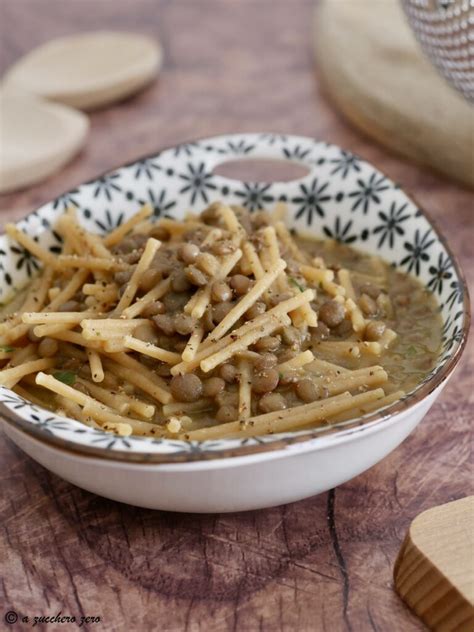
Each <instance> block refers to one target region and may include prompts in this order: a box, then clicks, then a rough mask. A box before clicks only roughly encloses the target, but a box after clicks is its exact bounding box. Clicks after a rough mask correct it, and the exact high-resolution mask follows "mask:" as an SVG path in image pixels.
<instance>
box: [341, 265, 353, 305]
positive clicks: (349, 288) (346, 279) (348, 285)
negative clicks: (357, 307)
mask: <svg viewBox="0 0 474 632" xmlns="http://www.w3.org/2000/svg"><path fill="white" fill-rule="evenodd" d="M337 278H338V280H339V283H340V284H341V285H342V287H343V288H344V289H345V291H346V297H347V298H348V299H351V300H352V301H355V300H356V294H355V291H354V286H353V285H352V281H351V275H350V272H349V270H346V269H345V268H341V269H340V270H339V271H338V273H337Z"/></svg>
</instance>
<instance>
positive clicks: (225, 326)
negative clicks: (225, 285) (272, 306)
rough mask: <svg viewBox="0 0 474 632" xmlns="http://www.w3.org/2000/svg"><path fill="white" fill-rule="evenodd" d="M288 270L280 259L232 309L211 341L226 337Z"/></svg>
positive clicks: (211, 337) (219, 325)
mask: <svg viewBox="0 0 474 632" xmlns="http://www.w3.org/2000/svg"><path fill="white" fill-rule="evenodd" d="M285 268H286V262H285V261H283V259H279V260H278V261H277V262H276V264H275V268H274V269H273V270H272V271H270V272H266V273H265V274H264V276H263V277H262V278H261V279H260V280H259V281H257V282H256V283H255V285H254V286H253V288H252V289H251V290H250V291H249V292H248V293H247V294H246V295H245V296H244V297H243V298H241V299H240V301H239V302H238V303H237V304H236V305H235V307H233V308H232V309H231V311H230V312H229V313H228V314H227V315H226V316H225V317H224V318H223V319H222V320H221V322H220V323H219V324H218V325H217V327H216V328H215V329H214V330H213V331H212V332H211V333H210V334H209V340H210V341H212V342H214V341H216V340H219V339H220V338H222V336H224V335H225V334H226V333H227V332H228V331H229V329H230V328H231V327H233V325H235V323H236V322H237V321H238V320H239V318H240V317H241V316H242V315H243V314H244V313H245V312H246V311H247V310H248V309H250V307H252V305H254V304H255V303H256V301H257V300H258V299H259V298H260V296H261V295H262V294H263V293H264V292H265V290H267V289H268V288H269V287H270V286H271V285H272V283H273V282H274V281H275V279H276V278H277V277H278V275H279V274H280V273H281V272H282V271H283V270H284V269H285Z"/></svg>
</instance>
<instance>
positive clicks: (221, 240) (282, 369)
mask: <svg viewBox="0 0 474 632" xmlns="http://www.w3.org/2000/svg"><path fill="white" fill-rule="evenodd" d="M283 214H284V209H283V207H282V206H278V207H277V208H276V209H275V210H274V211H273V212H272V213H268V212H265V211H260V212H257V213H253V214H251V213H249V212H248V211H246V210H245V209H244V208H241V207H235V206H227V205H225V204H223V203H220V202H215V203H213V204H211V205H210V206H209V207H208V208H207V209H205V210H204V211H203V212H202V213H201V214H200V215H191V214H188V215H187V216H186V218H185V219H184V220H183V221H178V220H173V219H169V218H162V219H161V220H159V221H157V222H153V221H151V215H152V209H151V208H150V207H147V206H145V207H144V208H143V209H141V210H140V211H139V212H138V213H137V214H136V215H135V216H133V217H132V218H131V219H130V220H128V221H127V222H125V223H124V224H123V225H121V226H119V227H117V228H116V229H114V230H113V231H112V232H111V233H109V234H108V235H106V236H104V237H99V236H98V235H94V234H91V233H88V232H86V231H85V230H84V229H83V228H82V227H81V226H80V225H79V223H78V221H77V218H76V216H75V212H74V210H73V209H72V210H71V209H70V210H69V211H67V212H66V213H65V214H64V216H62V217H61V218H60V220H59V221H58V223H57V226H56V227H55V230H56V231H57V232H58V233H59V234H60V235H61V236H62V238H63V243H64V247H63V252H62V253H61V254H60V255H59V256H57V257H53V256H52V255H51V254H50V253H49V252H46V251H44V250H42V248H41V247H40V246H39V245H38V244H37V243H36V242H34V241H33V240H31V239H30V238H29V237H27V236H26V235H25V234H24V233H22V232H21V231H19V230H18V229H17V228H16V227H14V226H12V225H9V226H7V228H6V230H7V233H8V234H9V236H10V237H11V238H12V239H14V240H16V241H17V242H18V243H20V244H21V246H22V247H24V248H26V249H28V250H30V251H31V253H32V254H33V255H35V256H36V257H37V258H38V259H40V260H41V261H42V263H43V272H42V274H41V275H40V276H39V277H38V278H37V279H36V280H35V281H34V282H33V284H32V286H31V287H30V288H29V291H28V292H27V293H26V294H25V295H24V296H22V297H17V299H16V300H15V302H14V303H13V304H12V306H11V308H10V309H9V311H8V313H5V314H4V320H3V323H0V345H2V347H1V350H0V362H1V363H2V369H1V370H0V383H1V384H3V385H4V386H7V387H9V388H12V389H13V390H14V391H15V392H16V393H18V394H19V395H21V396H23V397H25V399H29V400H31V401H33V402H34V403H36V404H38V405H41V406H44V407H48V408H50V409H52V410H55V411H57V412H59V413H62V414H64V415H65V416H68V417H72V418H74V419H77V420H79V421H81V422H83V423H85V424H87V425H89V426H92V427H95V428H100V429H103V430H105V431H109V432H113V433H116V434H118V435H121V436H126V435H130V434H132V433H133V434H139V435H145V436H158V437H176V438H180V439H193V440H205V439H212V438H221V437H243V436H248V435H260V434H268V433H276V432H281V431H288V430H300V429H304V428H311V427H315V426H318V425H322V424H330V423H336V422H339V421H342V420H346V419H350V418H354V417H357V416H360V415H362V414H365V413H368V412H372V411H374V410H377V409H379V408H382V407H385V406H388V405H389V404H391V403H393V402H394V401H396V400H398V399H400V398H401V397H403V396H404V395H405V394H406V393H408V392H409V391H411V390H413V389H414V388H415V387H416V386H417V384H419V382H420V381H422V379H423V378H424V377H425V376H426V374H427V373H429V371H430V370H431V369H432V368H433V367H434V365H435V363H436V359H437V357H438V354H439V349H440V345H441V329H442V322H441V317H440V315H439V310H438V306H437V304H436V301H435V299H434V297H433V296H432V295H431V293H430V292H428V291H427V290H426V289H425V288H424V287H423V286H422V285H421V284H420V283H419V282H418V281H417V280H416V279H414V278H413V277H411V276H410V275H408V274H404V273H400V272H398V271H396V270H395V269H393V268H392V267H391V266H390V265H388V264H387V263H386V262H384V261H383V260H382V259H380V258H378V257H374V256H370V255H367V254H363V253H361V252H359V251H357V250H355V249H353V248H351V247H349V246H347V245H342V244H340V243H338V242H335V241H331V240H315V239H312V238H311V239H310V238H306V237H304V236H303V235H298V236H297V235H293V234H292V233H291V232H290V231H288V229H287V228H286V227H285V224H284V222H283V221H282V219H283Z"/></svg>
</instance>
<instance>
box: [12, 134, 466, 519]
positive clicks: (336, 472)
mask: <svg viewBox="0 0 474 632" xmlns="http://www.w3.org/2000/svg"><path fill="white" fill-rule="evenodd" d="M249 158H252V159H272V160H290V161H292V162H295V163H299V164H301V165H303V166H305V167H307V168H308V169H309V172H308V174H307V175H306V176H305V177H303V178H300V179H298V180H293V181H291V182H272V183H255V182H240V181H236V180H230V179H227V178H224V177H222V176H219V175H216V174H214V173H213V171H214V169H215V168H216V166H217V165H219V164H221V163H223V162H226V161H230V160H235V159H243V160H245V159H249ZM216 199H220V200H225V201H226V202H229V203H238V204H241V205H243V206H245V207H247V208H248V209H249V210H251V211H254V210H256V209H258V208H261V207H266V206H271V205H272V204H273V203H275V202H277V201H284V202H285V203H286V204H287V206H288V209H289V212H288V219H287V221H288V224H289V226H290V227H291V228H294V229H296V230H298V229H304V230H305V231H311V232H314V234H315V235H318V236H326V237H331V238H335V239H338V240H340V241H342V242H344V243H347V244H351V245H352V246H355V247H356V248H360V249H361V250H364V251H366V252H369V253H373V254H377V255H380V256H382V257H383V258H384V259H385V260H387V261H389V262H390V263H392V264H393V265H394V266H396V267H397V268H399V269H400V270H401V271H405V272H410V273H411V274H413V275H415V276H416V277H417V278H418V279H419V280H420V281H421V282H422V283H423V284H424V285H425V286H426V287H428V288H429V289H430V290H432V291H433V292H434V293H435V295H436V298H437V300H438V302H439V305H440V310H441V315H442V318H443V322H444V327H443V348H442V350H441V353H440V356H439V359H438V362H437V365H436V367H435V369H434V370H433V371H431V373H430V374H429V375H428V376H427V377H426V379H425V380H424V381H423V382H422V383H421V384H420V385H419V386H418V387H417V388H416V389H415V390H414V391H413V392H411V393H409V394H408V395H407V396H406V397H405V398H404V399H403V400H402V401H399V402H396V403H395V404H393V405H391V406H390V407H388V408H386V409H385V410H383V411H381V412H378V413H373V414H371V415H367V416H366V417H364V418H360V419H357V420H353V421H350V422H344V423H341V424H338V425H336V426H334V427H331V428H328V427H325V428H319V429H315V430H313V431H311V432H308V431H300V432H292V433H282V434H278V435H269V436H264V437H253V438H245V439H222V440H212V441H205V442H185V441H177V440H168V439H154V438H151V437H133V436H132V437H118V436H115V435H112V434H110V433H108V432H102V431H100V430H95V429H92V428H89V427H87V426H85V425H83V424H81V423H80V422H78V421H75V420H72V419H68V418H65V417H62V416H59V415H55V414H53V413H51V411H48V410H45V409H42V408H39V407H38V406H35V405H33V404H30V403H29V402H27V401H25V400H23V399H22V398H21V397H19V396H18V395H16V394H15V393H13V392H12V391H10V390H9V389H7V388H4V387H0V413H1V416H2V418H3V419H4V420H5V424H4V425H5V429H6V432H7V434H8V435H9V436H10V437H11V438H12V439H13V440H14V441H15V442H16V443H17V444H18V445H20V447H22V448H23V449H24V450H25V451H26V452H27V453H28V454H30V455H31V456H32V457H33V458H35V459H36V460H37V461H39V462H40V463H42V464H43V465H45V466H46V467H48V468H49V469H50V470H52V471H53V472H56V473H57V474H59V475H60V476H62V477H63V478H65V479H67V480H69V481H71V482H73V483H75V484H76V485H79V486H80V487H83V488H85V489H88V490H90V491H93V492H96V493H99V494H102V495H104V496H107V497H109V498H113V499H116V500H120V501H123V502H128V503H132V504H136V505H141V506H145V507H153V508H163V509H171V510H178V511H234V510H240V509H250V508H255V507H263V506H270V505H276V504H279V503H282V502H288V501H291V500H296V499H298V498H303V497H305V496H308V495H311V494H314V493H318V492H321V491H324V490H327V489H329V488H331V487H333V486H334V485H337V484H340V483H341V482H343V481H345V480H348V479H349V478H351V477H353V476H355V475H357V474H359V473H360V472H362V471H364V470H365V469H367V468H368V467H371V466H372V465H373V464H374V463H376V462H377V461H379V460H380V459H381V458H383V457H384V456H385V455H386V454H388V452H390V451H391V450H392V449H394V448H395V447H396V446H397V445H398V444H399V443H400V442H401V441H402V440H403V439H404V438H405V437H406V436H407V435H408V433H409V432H410V431H411V430H412V429H413V428H414V427H415V426H416V424H417V423H418V422H419V421H420V420H421V418H422V417H423V416H424V414H425V413H426V412H427V410H428V409H429V407H430V406H431V405H432V403H433V402H434V400H435V398H436V397H437V396H438V394H439V393H440V391H441V389H442V388H443V387H444V385H445V384H446V381H447V379H448V378H449V376H450V375H451V374H452V372H453V370H454V367H455V365H456V364H457V362H458V360H459V357H460V354H461V352H462V349H463V347H464V344H465V340H466V336H467V331H468V327H469V299H468V293H467V287H466V284H465V281H464V278H463V275H462V272H461V271H460V268H459V265H458V264H457V262H456V260H455V258H454V257H453V254H452V252H451V251H450V250H449V248H448V246H447V244H446V242H445V240H444V239H443V237H442V236H441V235H440V234H439V232H438V230H437V229H436V227H434V226H433V223H432V222H431V220H430V219H428V218H427V216H426V214H425V213H424V212H423V211H422V210H421V209H419V208H418V206H417V205H416V203H415V202H414V201H413V200H412V199H411V198H410V197H409V196H408V195H407V194H406V193H405V192H404V191H403V190H402V189H401V188H400V187H399V186H398V185H397V184H395V183H394V182H392V181H391V180H389V179H388V178H387V177H386V176H385V175H384V174H382V173H381V172H380V171H378V170H377V169H375V168H374V167H373V166H372V165H370V164H368V163H367V162H365V161H363V160H362V159H360V158H359V157H357V156H355V155H353V154H350V153H349V152H347V151H344V150H342V149H340V148H339V147H336V146H334V145H328V144H327V143H322V142H316V141H314V140H313V139H311V138H305V137H296V136H284V135H275V134H238V135H227V136H218V137H215V138H208V139H203V140H199V141H196V142H191V143H188V144H184V145H179V146H177V147H173V148H170V149H165V150H163V151H161V152H159V153H157V154H155V155H152V156H147V157H146V158H143V159H142V160H139V161H137V162H134V163H132V164H129V165H126V166H124V167H121V168H118V169H116V170H114V171H112V172H110V173H107V174H105V175H102V176H100V177H98V178H96V179H95V180H92V181H90V182H87V183H85V184H83V185H81V186H79V187H77V188H76V189H74V190H73V191H69V192H67V193H65V194H64V195H62V196H60V197H59V198H57V199H56V200H53V201H52V202H50V203H49V204H46V205H44V206H42V207H41V208H39V209H37V210H36V211H34V212H33V213H31V214H30V215H28V216H27V217H26V218H25V219H23V220H21V221H20V222H18V226H19V227H20V228H21V229H22V230H24V231H26V232H27V233H28V234H30V235H31V236H33V237H34V238H35V239H37V240H38V242H39V243H40V244H41V245H43V246H45V247H47V248H49V249H50V250H51V251H52V252H55V253H56V252H59V251H60V248H61V243H60V237H59V236H58V235H57V234H56V233H55V232H54V230H52V228H51V227H52V226H53V225H54V222H55V221H56V219H57V218H58V217H59V215H60V214H61V213H62V212H63V211H64V209H65V208H67V207H68V206H70V205H72V206H74V207H75V208H76V209H77V213H78V217H79V219H80V221H81V223H82V224H83V225H84V226H85V227H86V228H87V229H88V230H92V231H96V232H98V233H101V234H103V233H105V232H107V231H109V230H111V229H113V228H114V227H115V226H117V225H118V224H120V223H121V222H123V221H124V220H125V219H126V218H127V217H128V216H130V215H132V214H133V213H134V212H136V211H137V210H138V208H139V207H140V206H141V205H142V204H143V203H144V202H150V204H151V205H152V207H153V208H154V212H155V216H156V217H163V216H169V217H174V218H180V217H182V216H183V215H184V213H185V212H186V211H188V210H189V209H191V210H193V211H201V210H202V209H203V208H204V207H205V206H206V205H207V204H208V203H209V202H211V201H213V200H216ZM38 268H39V264H38V262H37V261H36V260H35V259H34V257H32V256H31V255H30V254H29V253H28V252H26V251H24V250H23V249H22V248H21V247H19V246H18V245H17V244H16V243H13V242H11V241H10V240H9V239H8V238H7V237H6V236H5V235H3V236H1V237H0V271H1V281H0V301H1V302H3V303H5V302H7V301H8V300H9V299H10V298H11V297H12V296H13V295H14V293H15V292H16V291H18V290H20V289H22V288H23V287H24V286H25V285H26V284H27V283H28V282H29V279H30V278H31V276H32V275H34V274H35V273H36V271H37V270H38Z"/></svg>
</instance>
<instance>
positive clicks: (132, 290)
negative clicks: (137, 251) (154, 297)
mask: <svg viewBox="0 0 474 632" xmlns="http://www.w3.org/2000/svg"><path fill="white" fill-rule="evenodd" d="M160 246H161V241H158V239H153V237H150V238H149V239H148V241H147V242H146V246H145V250H144V251H143V254H142V256H141V257H140V260H139V262H138V264H137V267H136V268H135V270H134V272H133V274H132V277H131V279H130V281H129V282H128V284H127V287H126V289H125V292H124V293H123V294H122V297H121V299H120V301H119V303H118V305H117V307H116V308H115V313H117V314H121V313H122V312H123V310H124V309H125V308H126V307H128V306H129V305H130V303H131V302H132V301H133V299H134V297H135V294H136V292H137V290H138V286H139V284H140V280H141V277H142V275H143V273H144V272H145V271H146V270H147V269H148V268H149V267H150V264H151V262H152V261H153V258H154V256H155V254H156V252H157V250H158V248H159V247H160Z"/></svg>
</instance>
